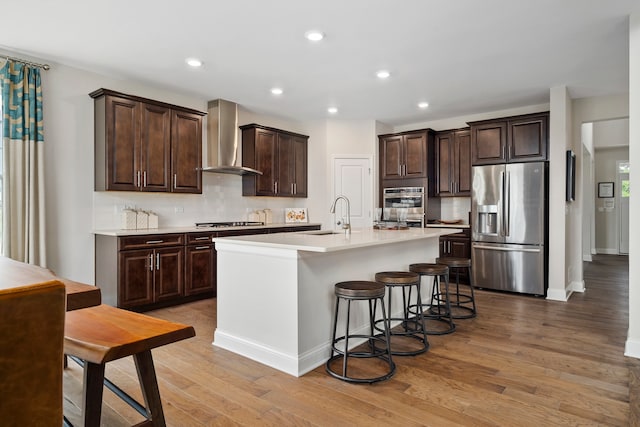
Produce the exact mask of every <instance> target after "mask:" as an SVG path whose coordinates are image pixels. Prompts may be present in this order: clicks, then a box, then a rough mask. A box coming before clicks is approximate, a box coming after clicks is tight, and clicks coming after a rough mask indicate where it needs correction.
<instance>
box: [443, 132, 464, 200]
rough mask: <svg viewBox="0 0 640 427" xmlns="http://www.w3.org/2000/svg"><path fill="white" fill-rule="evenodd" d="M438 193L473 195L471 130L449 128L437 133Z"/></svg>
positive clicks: (444, 194)
mask: <svg viewBox="0 0 640 427" xmlns="http://www.w3.org/2000/svg"><path fill="white" fill-rule="evenodd" d="M435 150H436V155H435V158H436V174H435V176H436V183H435V187H436V195H437V196H440V197H448V196H470V195H471V132H470V130H469V129H468V128H467V129H457V130H447V131H441V132H437V133H436V135H435Z"/></svg>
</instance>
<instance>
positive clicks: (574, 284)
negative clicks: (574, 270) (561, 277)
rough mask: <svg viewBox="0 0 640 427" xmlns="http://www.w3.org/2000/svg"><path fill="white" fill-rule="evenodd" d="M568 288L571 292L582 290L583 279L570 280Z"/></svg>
mask: <svg viewBox="0 0 640 427" xmlns="http://www.w3.org/2000/svg"><path fill="white" fill-rule="evenodd" d="M569 289H570V290H571V292H584V290H585V287H584V280H580V281H577V282H576V281H573V282H571V283H570V284H569Z"/></svg>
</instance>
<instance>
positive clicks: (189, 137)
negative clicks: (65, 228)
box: [89, 89, 206, 193]
mask: <svg viewBox="0 0 640 427" xmlns="http://www.w3.org/2000/svg"><path fill="white" fill-rule="evenodd" d="M89 96H91V97H92V98H94V104H95V124H94V126H95V185H94V187H95V190H96V191H111V190H115V191H150V192H153V191H156V192H176V193H202V171H201V168H202V117H203V116H204V115H205V114H206V113H203V112H200V111H196V110H191V109H187V108H183V107H178V106H175V105H171V104H165V103H162V102H158V101H153V100H150V99H145V98H140V97H137V96H132V95H127V94H123V93H119V92H115V91H111V90H108V89H98V90H97V91H95V92H92V93H91V94H89Z"/></svg>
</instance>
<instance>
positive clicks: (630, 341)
mask: <svg viewBox="0 0 640 427" xmlns="http://www.w3.org/2000/svg"><path fill="white" fill-rule="evenodd" d="M628 107H629V161H630V163H631V167H632V168H633V166H634V165H635V166H636V167H640V10H636V12H635V13H634V14H632V15H631V17H630V19H629V103H628ZM629 179H630V186H631V188H632V189H633V188H636V189H638V188H640V174H638V173H633V171H632V172H631V173H630V174H629ZM632 191H633V190H632ZM639 216H640V197H638V196H637V195H636V196H634V194H633V193H632V194H631V197H630V199H629V218H638V217H639ZM629 236H630V237H629V261H630V262H629V332H628V335H627V343H626V346H625V352H624V354H625V355H627V356H632V357H636V358H640V263H638V262H633V261H637V259H638V255H639V254H640V224H638V221H630V222H629Z"/></svg>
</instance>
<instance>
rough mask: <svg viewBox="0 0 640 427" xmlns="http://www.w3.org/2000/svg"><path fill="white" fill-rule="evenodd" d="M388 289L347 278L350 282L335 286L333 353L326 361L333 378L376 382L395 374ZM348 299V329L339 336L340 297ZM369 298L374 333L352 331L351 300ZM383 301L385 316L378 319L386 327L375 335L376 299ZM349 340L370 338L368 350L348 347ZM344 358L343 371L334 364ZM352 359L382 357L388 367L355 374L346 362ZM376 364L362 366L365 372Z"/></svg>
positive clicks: (372, 283)
mask: <svg viewBox="0 0 640 427" xmlns="http://www.w3.org/2000/svg"><path fill="white" fill-rule="evenodd" d="M385 292H386V289H385V286H384V285H382V284H380V283H376V282H370V281H348V282H340V283H336V285H335V294H336V310H335V315H334V319H333V336H332V339H331V356H330V358H329V360H327V363H326V364H325V368H326V370H327V373H329V375H331V376H332V377H335V378H339V379H341V380H343V381H348V382H353V383H374V382H378V381H383V380H387V379H389V378H391V377H392V376H393V374H395V372H396V365H395V363H394V362H393V359H392V358H391V340H390V336H389V319H388V318H387V313H386V311H385V306H384V294H385ZM341 299H342V300H345V301H347V319H346V320H347V321H346V331H345V334H344V335H343V336H341V337H337V338H336V332H337V328H338V311H339V308H340V300H341ZM359 300H361V301H368V302H369V326H370V328H371V333H370V334H369V335H363V334H349V321H350V317H351V301H359ZM378 300H380V307H381V308H382V319H379V320H377V321H378V322H382V323H383V324H384V328H383V329H382V334H378V335H377V334H376V318H375V314H376V306H377V302H378ZM350 339H365V340H367V341H368V344H369V345H368V346H366V347H367V349H364V348H361V347H357V348H356V349H355V350H350V349H349V340H350ZM342 341H344V347H343V348H342V349H341V348H338V346H337V344H338V343H340V342H342ZM376 342H380V343H383V344H384V348H382V349H381V348H378V347H377V346H376V345H375V343H376ZM340 358H342V363H341V365H342V372H341V373H340V372H338V371H337V369H336V367H335V365H338V363H337V362H336V361H337V360H338V359H340ZM349 358H356V359H371V358H375V359H379V360H382V361H383V362H384V363H383V364H384V365H386V366H387V367H386V368H385V371H384V373H382V374H381V375H379V376H374V377H372V376H367V377H364V376H353V375H350V374H349V372H348V365H347V361H348V360H349ZM360 368H362V367H361V366H356V367H355V369H352V371H353V370H355V371H356V372H358V371H359V369H360ZM376 368H377V367H376V366H368V367H366V368H365V369H363V371H364V372H367V373H369V372H371V371H372V370H375V369H376Z"/></svg>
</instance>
